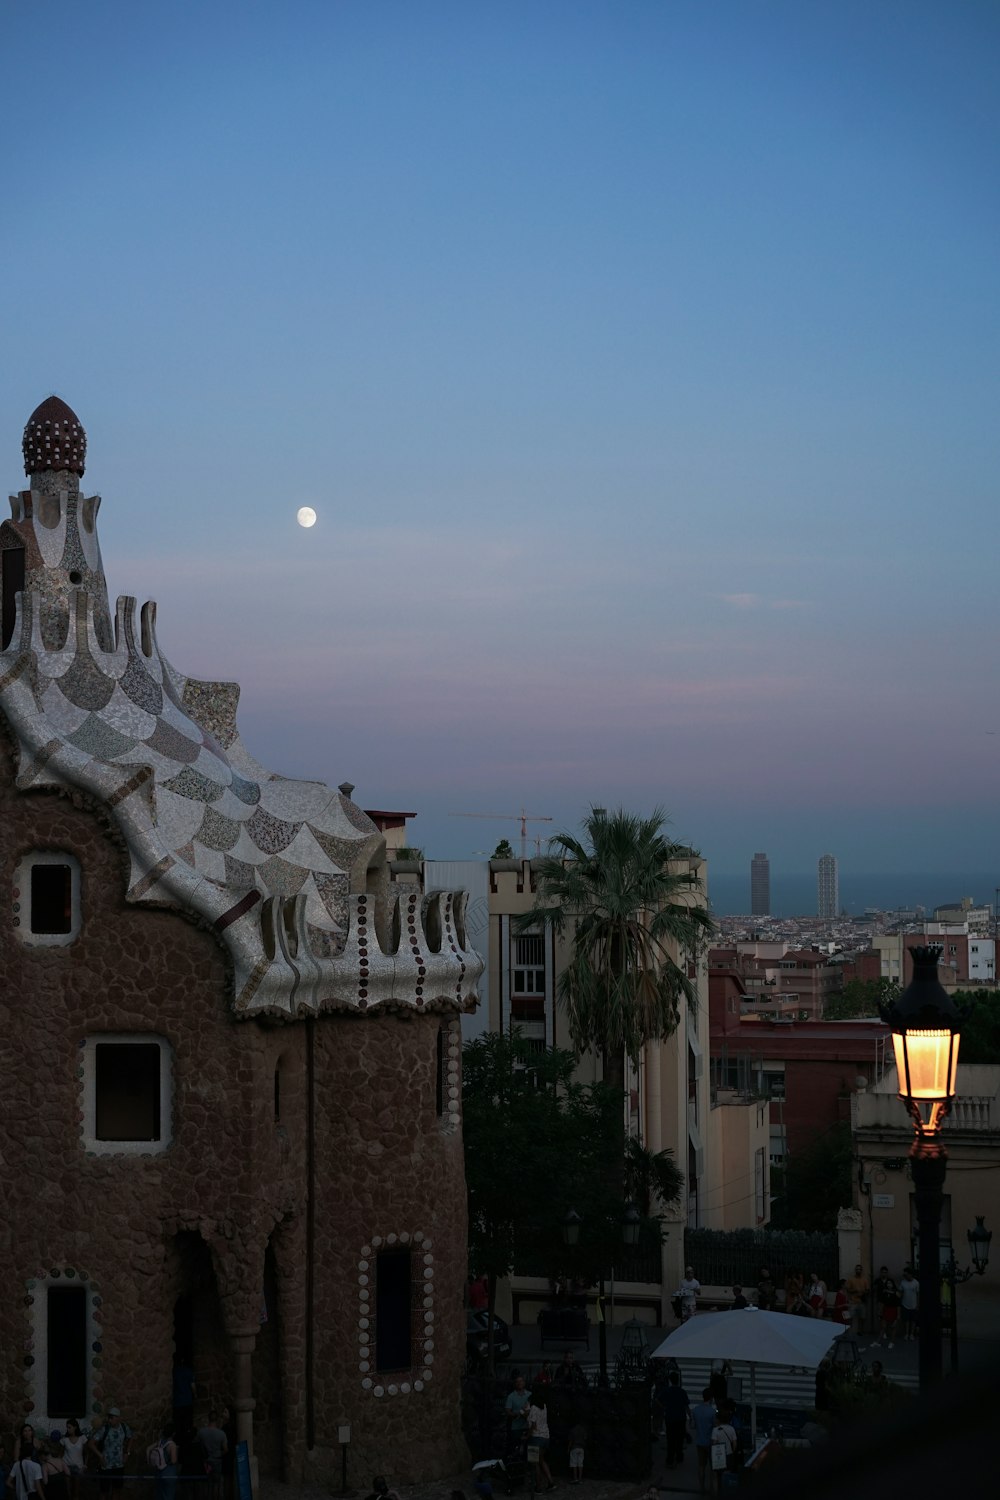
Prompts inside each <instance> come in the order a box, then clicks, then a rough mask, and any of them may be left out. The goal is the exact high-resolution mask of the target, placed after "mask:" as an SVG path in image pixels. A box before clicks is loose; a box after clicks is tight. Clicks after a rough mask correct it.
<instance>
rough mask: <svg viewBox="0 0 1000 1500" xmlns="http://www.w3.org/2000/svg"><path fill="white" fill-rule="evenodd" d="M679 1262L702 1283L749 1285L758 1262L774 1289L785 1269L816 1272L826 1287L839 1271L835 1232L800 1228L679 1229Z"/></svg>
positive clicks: (832, 1283)
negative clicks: (681, 1255)
mask: <svg viewBox="0 0 1000 1500" xmlns="http://www.w3.org/2000/svg"><path fill="white" fill-rule="evenodd" d="M684 1263H685V1265H689V1266H691V1267H693V1269H694V1273H695V1275H696V1276H697V1278H698V1280H699V1281H700V1282H701V1284H702V1286H726V1287H728V1286H742V1287H755V1286H756V1285H757V1282H758V1281H759V1279H760V1272H761V1268H762V1267H763V1266H766V1267H767V1269H768V1270H769V1271H770V1273H771V1279H772V1281H773V1282H774V1284H775V1286H776V1287H779V1288H780V1287H781V1285H782V1283H783V1281H784V1279H785V1275H786V1273H787V1272H788V1271H793V1270H797V1271H800V1272H802V1274H803V1275H806V1276H808V1275H809V1273H810V1272H811V1271H816V1272H818V1273H819V1275H820V1276H821V1277H822V1279H823V1280H824V1281H825V1282H826V1284H827V1286H828V1287H830V1288H831V1289H832V1288H835V1287H836V1285H837V1281H838V1278H839V1274H840V1272H839V1266H838V1259H837V1236H836V1233H835V1232H833V1233H815V1234H810V1233H807V1232H806V1231H804V1230H800V1229H685V1231H684Z"/></svg>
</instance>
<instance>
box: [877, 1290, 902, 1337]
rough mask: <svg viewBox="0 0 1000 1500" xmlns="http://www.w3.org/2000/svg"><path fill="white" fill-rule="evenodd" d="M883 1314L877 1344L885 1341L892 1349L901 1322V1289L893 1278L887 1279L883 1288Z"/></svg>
mask: <svg viewBox="0 0 1000 1500" xmlns="http://www.w3.org/2000/svg"><path fill="white" fill-rule="evenodd" d="M881 1312H882V1322H881V1325H880V1327H879V1336H878V1339H877V1341H876V1342H877V1343H879V1344H881V1342H882V1340H883V1339H885V1341H886V1343H887V1344H888V1346H889V1348H890V1349H891V1348H892V1346H893V1344H894V1342H895V1339H896V1325H897V1323H898V1321H899V1288H898V1287H897V1286H896V1283H895V1281H893V1279H892V1277H891V1276H889V1277H887V1278H886V1281H885V1283H884V1285H883V1287H882V1308H881Z"/></svg>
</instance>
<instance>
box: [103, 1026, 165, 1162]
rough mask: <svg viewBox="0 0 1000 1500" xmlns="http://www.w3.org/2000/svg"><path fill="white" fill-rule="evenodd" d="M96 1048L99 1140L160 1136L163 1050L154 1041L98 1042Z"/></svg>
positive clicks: (148, 1138) (151, 1138)
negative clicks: (161, 1057) (161, 1051)
mask: <svg viewBox="0 0 1000 1500" xmlns="http://www.w3.org/2000/svg"><path fill="white" fill-rule="evenodd" d="M94 1050H95V1063H94V1066H95V1069H96V1078H95V1098H96V1106H97V1109H96V1114H97V1119H96V1131H95V1134H96V1136H97V1139H98V1140H99V1141H158V1140H159V1139H160V1049H159V1047H158V1046H157V1044H156V1043H155V1042H98V1044H97V1046H96V1048H95V1049H94Z"/></svg>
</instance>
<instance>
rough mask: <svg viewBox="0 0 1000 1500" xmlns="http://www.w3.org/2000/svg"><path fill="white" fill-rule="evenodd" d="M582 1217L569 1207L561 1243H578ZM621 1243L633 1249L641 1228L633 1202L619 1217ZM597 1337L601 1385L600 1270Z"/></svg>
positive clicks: (604, 1344) (604, 1339)
mask: <svg viewBox="0 0 1000 1500" xmlns="http://www.w3.org/2000/svg"><path fill="white" fill-rule="evenodd" d="M582 1223H583V1219H582V1218H581V1216H580V1215H579V1214H578V1213H577V1211H576V1209H575V1208H571V1209H570V1210H569V1212H568V1213H567V1215H566V1217H565V1219H563V1224H562V1237H563V1244H564V1245H566V1246H567V1248H568V1249H570V1250H572V1249H574V1248H575V1246H577V1245H578V1244H579V1243H580V1226H581V1224H582ZM620 1228H621V1237H622V1244H624V1245H627V1246H628V1247H629V1249H634V1248H635V1246H636V1245H638V1243H639V1235H640V1233H641V1230H642V1215H641V1214H640V1212H639V1210H638V1209H637V1208H636V1206H635V1204H634V1203H626V1205H625V1208H624V1211H623V1213H622V1218H621V1225H620ZM614 1279H615V1268H614V1266H612V1267H611V1281H612V1285H613V1284H614ZM597 1312H598V1323H597V1337H598V1345H599V1350H600V1356H599V1357H600V1375H599V1376H598V1382H599V1384H600V1385H601V1386H606V1385H607V1384H608V1325H607V1321H606V1319H605V1316H604V1272H603V1270H602V1271H601V1275H600V1281H599V1284H598V1288H597Z"/></svg>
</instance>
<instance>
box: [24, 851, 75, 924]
mask: <svg viewBox="0 0 1000 1500" xmlns="http://www.w3.org/2000/svg"><path fill="white" fill-rule="evenodd" d="M72 928H73V872H72V870H71V869H70V867H69V865H48V864H44V865H43V864H36V865H32V866H31V930H32V932H38V933H63V932H71V931H72Z"/></svg>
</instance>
